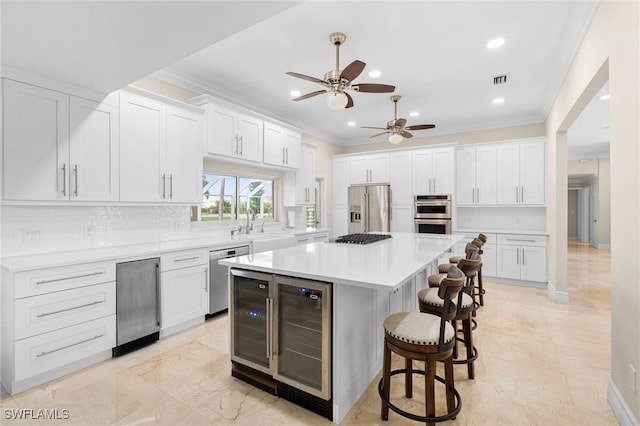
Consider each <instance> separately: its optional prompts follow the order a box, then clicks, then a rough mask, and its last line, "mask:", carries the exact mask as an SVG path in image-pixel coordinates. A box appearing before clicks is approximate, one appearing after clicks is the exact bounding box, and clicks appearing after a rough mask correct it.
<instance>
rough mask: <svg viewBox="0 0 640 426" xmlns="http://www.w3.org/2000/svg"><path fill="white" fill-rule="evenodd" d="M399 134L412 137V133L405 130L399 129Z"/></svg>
mask: <svg viewBox="0 0 640 426" xmlns="http://www.w3.org/2000/svg"><path fill="white" fill-rule="evenodd" d="M400 134H401V135H402V137H403V138H407V139H409V138H412V137H413V135H412V134H411V133H409V132H407V131H405V130H403V131H401V132H400Z"/></svg>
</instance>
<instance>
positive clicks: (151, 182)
mask: <svg viewBox="0 0 640 426" xmlns="http://www.w3.org/2000/svg"><path fill="white" fill-rule="evenodd" d="M120 113H121V115H120V200H121V201H163V200H165V199H166V198H167V196H168V194H167V185H168V183H167V179H168V176H167V175H166V172H165V160H166V152H165V149H166V135H167V128H166V106H165V105H164V104H162V103H161V102H158V101H155V100H152V99H147V98H143V97H139V96H135V95H132V94H130V93H121V94H120Z"/></svg>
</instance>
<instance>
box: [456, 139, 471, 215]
mask: <svg viewBox="0 0 640 426" xmlns="http://www.w3.org/2000/svg"><path fill="white" fill-rule="evenodd" d="M475 176H476V150H475V148H463V149H459V150H458V151H457V152H456V202H457V204H475V202H476V201H475V200H476V178H475Z"/></svg>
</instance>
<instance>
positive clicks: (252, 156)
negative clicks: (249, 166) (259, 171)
mask: <svg viewBox="0 0 640 426" xmlns="http://www.w3.org/2000/svg"><path fill="white" fill-rule="evenodd" d="M238 135H240V136H239V137H240V139H239V141H238V144H239V147H238V155H239V156H240V157H242V159H244V160H250V161H256V162H260V159H261V158H262V120H258V119H257V118H253V117H249V116H246V115H242V114H240V115H238Z"/></svg>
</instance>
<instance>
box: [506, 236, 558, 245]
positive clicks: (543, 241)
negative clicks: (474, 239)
mask: <svg viewBox="0 0 640 426" xmlns="http://www.w3.org/2000/svg"><path fill="white" fill-rule="evenodd" d="M498 244H509V245H518V246H538V247H544V246H546V245H547V237H546V236H544V235H517V234H501V235H498Z"/></svg>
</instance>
